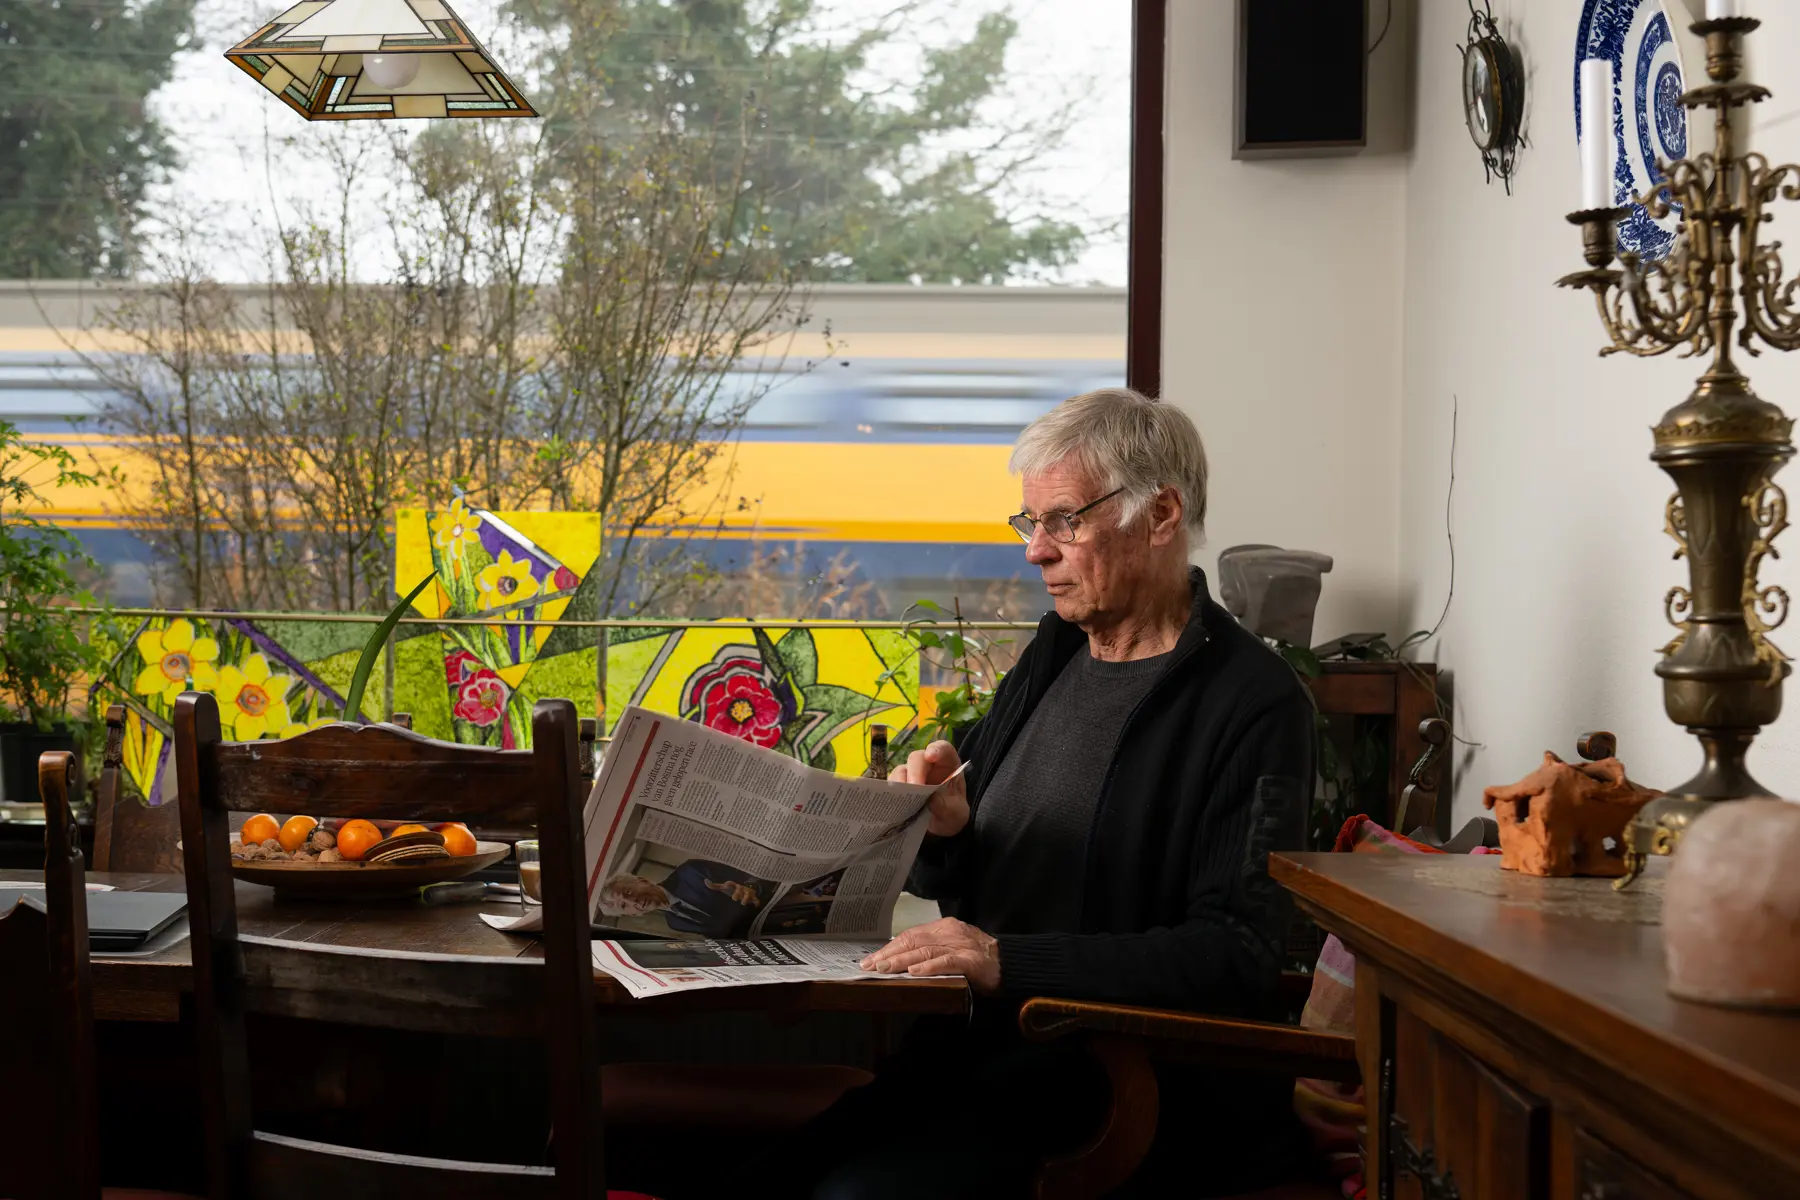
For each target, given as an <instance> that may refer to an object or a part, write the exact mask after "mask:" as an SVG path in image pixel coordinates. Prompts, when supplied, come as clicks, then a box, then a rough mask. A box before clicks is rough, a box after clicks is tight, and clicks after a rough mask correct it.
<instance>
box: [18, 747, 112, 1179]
mask: <svg viewBox="0 0 1800 1200" xmlns="http://www.w3.org/2000/svg"><path fill="white" fill-rule="evenodd" d="M74 783H75V756H74V755H72V754H70V753H69V752H67V751H65V750H52V751H49V752H47V753H45V754H44V755H42V756H41V757H40V758H39V759H38V794H39V795H41V796H42V797H43V799H44V888H43V891H42V892H39V893H38V894H37V895H35V896H32V897H31V898H29V899H22V900H20V901H18V902H17V903H16V904H14V905H12V906H11V910H10V911H9V912H0V1029H4V1030H5V1031H6V1034H7V1035H8V1040H7V1044H6V1046H5V1048H4V1050H0V1095H6V1096H9V1097H15V1098H18V1102H16V1103H14V1104H12V1105H10V1106H9V1107H8V1112H7V1116H6V1125H5V1140H6V1142H7V1143H8V1145H10V1146H14V1147H18V1148H20V1149H19V1151H18V1152H15V1153H8V1154H0V1195H4V1196H14V1197H19V1198H20V1200H28V1198H33V1197H39V1196H44V1197H50V1196H55V1197H64V1196H69V1197H80V1198H81V1200H90V1198H91V1200H98V1198H99V1196H100V1174H99V1169H100V1168H99V1158H100V1148H99V1142H100V1106H99V1091H98V1088H97V1086H96V1084H95V1063H96V1059H97V1051H96V1047H95V1040H94V1037H95V1035H94V993H93V985H92V974H91V972H90V970H89V967H88V931H87V883H86V875H87V873H86V871H85V870H84V864H83V861H82V853H81V843H80V841H79V839H78V838H77V836H76V832H75V821H74V815H73V813H72V812H71V811H70V807H69V797H70V792H71V791H72V789H73V787H74Z"/></svg>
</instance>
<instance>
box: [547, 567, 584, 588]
mask: <svg viewBox="0 0 1800 1200" xmlns="http://www.w3.org/2000/svg"><path fill="white" fill-rule="evenodd" d="M580 582H581V581H580V580H579V579H576V578H575V572H573V571H571V570H569V568H567V567H558V568H556V574H555V575H552V576H551V577H550V587H551V589H552V590H554V591H558V592H566V591H568V590H569V589H571V588H573V587H574V586H575V585H576V584H577V583H580Z"/></svg>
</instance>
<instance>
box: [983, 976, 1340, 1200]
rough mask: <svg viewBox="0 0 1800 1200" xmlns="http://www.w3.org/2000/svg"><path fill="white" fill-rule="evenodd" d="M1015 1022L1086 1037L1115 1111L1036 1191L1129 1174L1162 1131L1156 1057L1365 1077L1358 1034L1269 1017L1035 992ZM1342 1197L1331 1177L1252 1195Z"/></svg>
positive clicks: (1054, 1194)
mask: <svg viewBox="0 0 1800 1200" xmlns="http://www.w3.org/2000/svg"><path fill="white" fill-rule="evenodd" d="M1019 1028H1020V1030H1021V1031H1023V1033H1024V1034H1025V1036H1026V1037H1027V1038H1030V1039H1032V1040H1033V1041H1052V1040H1055V1039H1057V1038H1063V1037H1072V1036H1077V1035H1079V1036H1083V1037H1085V1038H1086V1039H1087V1042H1088V1051H1089V1053H1090V1054H1092V1056H1093V1057H1094V1059H1095V1060H1096V1061H1097V1062H1098V1063H1099V1064H1100V1066H1101V1067H1102V1069H1103V1070H1104V1071H1105V1072H1106V1076H1107V1080H1108V1082H1110V1083H1111V1085H1112V1104H1111V1108H1110V1111H1109V1112H1108V1114H1107V1116H1106V1118H1105V1119H1104V1120H1103V1121H1102V1122H1101V1126H1100V1129H1099V1130H1098V1131H1097V1132H1096V1133H1095V1135H1094V1137H1093V1138H1092V1139H1091V1140H1090V1141H1089V1142H1088V1143H1087V1144H1086V1145H1084V1146H1081V1147H1078V1148H1077V1149H1075V1150H1074V1151H1072V1152H1070V1153H1069V1154H1067V1155H1065V1156H1063V1157H1061V1158H1058V1159H1054V1160H1052V1161H1051V1162H1048V1163H1046V1164H1045V1165H1044V1166H1043V1168H1042V1169H1041V1170H1040V1171H1039V1173H1038V1181H1037V1197H1038V1200H1086V1198H1088V1197H1095V1196H1104V1195H1106V1194H1107V1193H1108V1192H1110V1191H1112V1190H1113V1189H1114V1188H1116V1187H1119V1186H1120V1185H1121V1184H1123V1183H1124V1182H1125V1181H1126V1180H1128V1179H1130V1178H1131V1176H1132V1173H1133V1172H1135V1171H1136V1170H1137V1168H1138V1166H1139V1165H1140V1164H1141V1163H1142V1162H1143V1161H1144V1156H1145V1155H1146V1154H1148V1153H1149V1151H1150V1143H1151V1142H1152V1140H1153V1139H1154V1138H1155V1136H1156V1120H1157V1111H1158V1104H1159V1095H1158V1089H1157V1083H1156V1072H1155V1070H1154V1068H1153V1065H1152V1064H1153V1063H1155V1062H1157V1061H1175V1062H1186V1063H1193V1064H1196V1065H1200V1066H1205V1067H1213V1068H1218V1069H1221V1070H1252V1071H1267V1072H1268V1073H1270V1074H1272V1075H1286V1076H1293V1077H1296V1078H1304V1079H1332V1080H1341V1081H1344V1082H1347V1083H1354V1082H1356V1081H1357V1080H1358V1079H1360V1078H1361V1072H1360V1070H1359V1069H1358V1067H1357V1062H1356V1039H1355V1038H1353V1037H1349V1036H1346V1035H1344V1034H1336V1033H1319V1032H1315V1031H1313V1030H1308V1029H1300V1028H1297V1027H1295V1026H1292V1025H1282V1024H1277V1023H1273V1022H1266V1021H1243V1020H1236V1019H1234V1018H1230V1017H1209V1016H1202V1015H1200V1014H1197V1013H1186V1012H1170V1011H1167V1010H1163V1009H1154V1008H1130V1007H1125V1006H1122V1005H1115V1004H1097V1003H1090V1002H1087V1001H1081V1000H1053V999H1047V998H1039V999H1035V1000H1027V1001H1026V1002H1025V1005H1024V1007H1022V1008H1021V1009H1020V1010H1019ZM1337 1197H1338V1191H1337V1189H1336V1188H1335V1187H1334V1186H1332V1185H1331V1184H1329V1183H1326V1182H1323V1181H1320V1182H1313V1181H1310V1180H1302V1181H1299V1182H1296V1183H1293V1184H1289V1185H1286V1186H1283V1187H1279V1188H1274V1189H1269V1190H1266V1191H1262V1192H1258V1193H1256V1194H1255V1197H1254V1200H1337ZM1244 1200H1251V1198H1249V1197H1245V1198H1244Z"/></svg>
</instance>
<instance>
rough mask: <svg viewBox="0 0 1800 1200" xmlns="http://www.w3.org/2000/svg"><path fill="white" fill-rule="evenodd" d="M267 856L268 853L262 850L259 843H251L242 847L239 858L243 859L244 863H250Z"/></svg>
mask: <svg viewBox="0 0 1800 1200" xmlns="http://www.w3.org/2000/svg"><path fill="white" fill-rule="evenodd" d="M268 856H269V852H268V851H267V850H264V849H263V848H262V845H261V843H257V842H252V843H251V844H250V845H248V846H245V847H244V853H243V854H242V855H240V856H239V857H241V858H243V859H244V860H245V861H246V862H251V861H254V860H256V859H259V858H267V857H268Z"/></svg>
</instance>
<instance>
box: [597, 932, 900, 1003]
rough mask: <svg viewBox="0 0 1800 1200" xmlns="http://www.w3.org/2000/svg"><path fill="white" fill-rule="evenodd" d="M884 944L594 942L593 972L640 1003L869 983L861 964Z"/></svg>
mask: <svg viewBox="0 0 1800 1200" xmlns="http://www.w3.org/2000/svg"><path fill="white" fill-rule="evenodd" d="M881 945H882V942H880V941H848V942H847V941H837V940H835V939H828V938H815V939H807V938H767V939H763V940H759V941H747V942H733V941H712V940H707V941H697V942H695V941H681V942H677V941H667V942H637V941H633V942H620V941H596V942H595V943H594V967H595V969H596V970H600V971H605V972H606V973H607V974H608V975H611V976H612V977H613V978H614V979H616V980H618V981H619V982H620V983H621V984H623V985H624V987H625V990H626V991H628V992H630V993H631V994H632V995H633V996H636V997H639V998H640V999H641V998H643V997H645V996H666V995H669V994H671V993H673V992H695V991H700V990H701V989H703V988H716V987H743V986H745V985H746V984H753V983H795V982H798V981H800V980H807V979H867V978H871V977H875V978H885V977H883V976H872V972H869V971H865V970H863V969H862V967H860V966H859V965H857V964H859V963H860V962H861V961H862V959H863V956H864V955H866V954H869V953H871V952H873V951H875V950H878V949H880V947H881Z"/></svg>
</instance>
